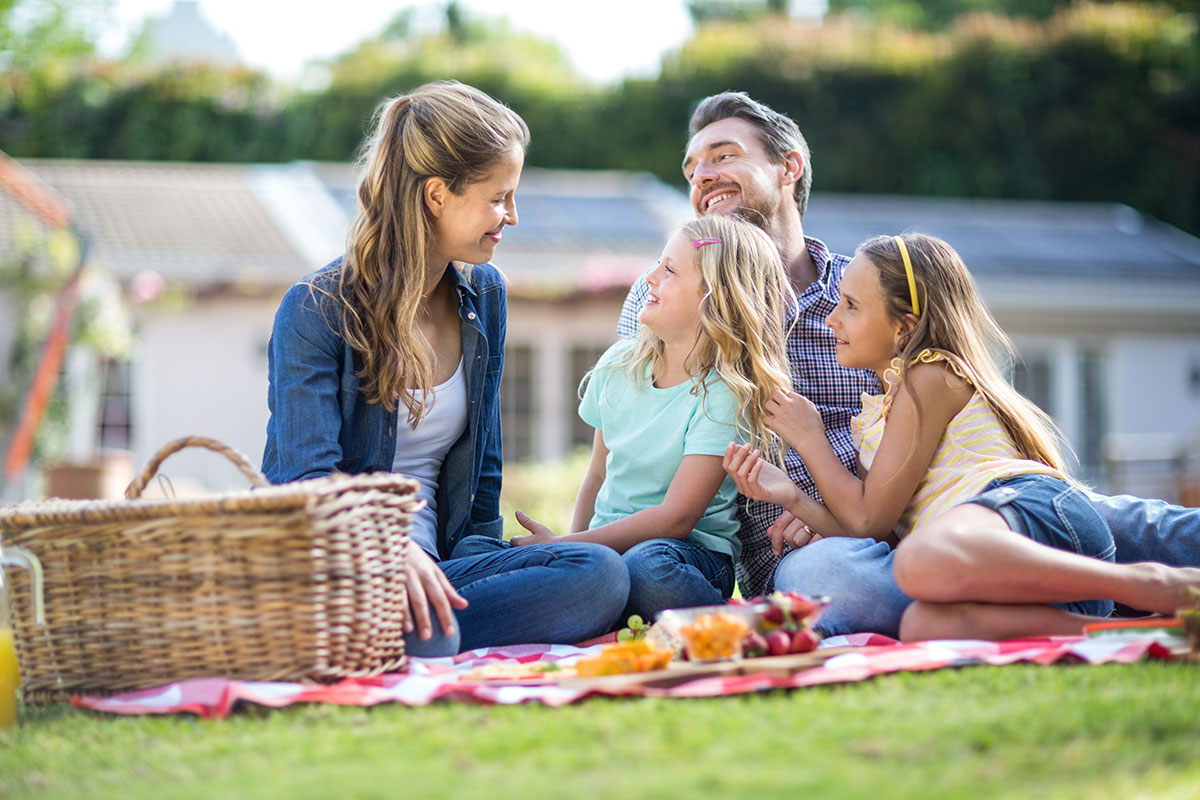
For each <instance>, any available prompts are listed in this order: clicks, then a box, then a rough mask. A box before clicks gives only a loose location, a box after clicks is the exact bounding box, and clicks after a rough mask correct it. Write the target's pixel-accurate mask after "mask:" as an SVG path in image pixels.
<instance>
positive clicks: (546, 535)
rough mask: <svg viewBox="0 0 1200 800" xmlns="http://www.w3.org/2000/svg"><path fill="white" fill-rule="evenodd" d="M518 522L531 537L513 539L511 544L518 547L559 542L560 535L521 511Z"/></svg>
mask: <svg viewBox="0 0 1200 800" xmlns="http://www.w3.org/2000/svg"><path fill="white" fill-rule="evenodd" d="M517 522H519V523H520V524H521V527H522V528H524V529H525V530H527V531H529V535H528V536H514V537H512V540H511V542H512V544H513V545H514V546H516V547H520V546H522V545H526V544H546V543H547V542H557V541H558V535H557V534H556V533H555V532H554V531H552V530H550V529H549V528H548V527H546V526H545V525H543V524H542V523H540V522H538V521H537V520H535V519H534V518H533V517H531V516H529V515H528V514H526V513H525V512H524V511H521V510H520V509H517Z"/></svg>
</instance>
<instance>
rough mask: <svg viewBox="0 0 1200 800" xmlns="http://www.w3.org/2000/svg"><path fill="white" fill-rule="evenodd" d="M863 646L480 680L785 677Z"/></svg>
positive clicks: (565, 682) (580, 684) (611, 684)
mask: <svg viewBox="0 0 1200 800" xmlns="http://www.w3.org/2000/svg"><path fill="white" fill-rule="evenodd" d="M862 649H863V648H861V647H830V648H826V649H824V650H813V651H812V652H810V653H796V654H794V655H787V656H760V657H759V658H743V659H739V660H737V661H713V662H708V663H703V664H697V663H693V662H690V661H676V662H672V663H671V666H669V667H667V668H666V669H659V670H653V671H651V672H628V673H623V674H621V675H598V676H595V677H588V678H581V677H579V676H578V675H573V674H571V673H570V672H568V673H567V674H565V675H561V676H556V673H554V672H548V673H545V674H544V675H539V676H530V677H521V678H509V679H505V678H485V679H479V680H477V681H471V682H473V683H474V682H478V683H486V684H488V685H492V686H546V685H557V686H564V687H570V688H572V689H584V688H595V689H613V688H619V687H628V686H647V687H662V688H669V687H671V686H678V685H679V684H682V683H688V682H690V681H694V680H697V679H699V678H711V677H715V676H718V675H750V674H753V675H770V676H775V677H786V676H788V675H794V674H795V673H797V672H802V671H804V670H806V669H812V668H813V667H818V666H820V665H821V664H823V663H825V661H826V660H827V659H829V658H832V657H833V656H836V655H839V654H841V653H845V652H848V651H850V650H862Z"/></svg>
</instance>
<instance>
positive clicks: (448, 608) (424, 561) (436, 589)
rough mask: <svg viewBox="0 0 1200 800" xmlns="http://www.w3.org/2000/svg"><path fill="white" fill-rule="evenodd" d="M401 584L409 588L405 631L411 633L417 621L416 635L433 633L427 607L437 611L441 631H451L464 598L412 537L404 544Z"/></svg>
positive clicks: (447, 632) (450, 632)
mask: <svg viewBox="0 0 1200 800" xmlns="http://www.w3.org/2000/svg"><path fill="white" fill-rule="evenodd" d="M404 564H405V576H404V583H405V586H406V587H407V588H408V607H409V610H410V611H412V613H411V614H409V615H408V616H407V617H405V619H404V632H405V633H412V632H413V627H414V625H413V623H414V622H415V623H416V626H415V627H416V629H417V635H418V636H420V637H421V638H422V639H428V638H429V637H431V636H433V624H432V623H431V622H430V617H429V609H431V608H432V609H433V611H434V613H436V614H437V618H438V621H439V622H441V623H442V631H443V632H444V633H446V634H452V633H454V610H453V609H455V608H466V607H467V600H466V598H465V597H463V596H462V595H460V594H459V593H458V592H457V591H455V590H454V587H453V586H451V585H450V580H449V579H448V578H447V577H446V574H445V573H444V572H442V569H441V567H439V566H438V565H437V563H436V562H435V561H434V560H433V559H432V558H430V557H429V554H428V553H426V552H425V551H424V550H422V549H421V546H420V545H418V544H417V543H416V542H414V541H413V540H412V539H409V540H407V541H406V542H405V543H404Z"/></svg>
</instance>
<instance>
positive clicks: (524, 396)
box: [500, 344, 534, 461]
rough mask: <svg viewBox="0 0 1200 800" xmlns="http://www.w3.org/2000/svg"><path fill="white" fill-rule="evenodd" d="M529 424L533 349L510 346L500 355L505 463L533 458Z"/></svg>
mask: <svg viewBox="0 0 1200 800" xmlns="http://www.w3.org/2000/svg"><path fill="white" fill-rule="evenodd" d="M533 421H534V401H533V348H532V347H529V346H528V345H512V344H510V345H508V347H507V348H505V351H504V380H503V381H502V382H501V384H500V425H501V430H502V432H503V436H504V460H505V461H525V460H527V459H529V458H530V457H532V456H533V436H534V434H533Z"/></svg>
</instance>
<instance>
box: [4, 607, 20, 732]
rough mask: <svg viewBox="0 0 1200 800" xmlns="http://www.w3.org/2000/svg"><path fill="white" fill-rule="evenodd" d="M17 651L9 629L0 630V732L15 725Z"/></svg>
mask: <svg viewBox="0 0 1200 800" xmlns="http://www.w3.org/2000/svg"><path fill="white" fill-rule="evenodd" d="M17 685H18V678H17V649H16V647H15V645H14V644H13V632H12V630H11V629H8V628H3V629H0V730H3V729H5V728H11V727H13V726H14V725H16V724H17Z"/></svg>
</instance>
